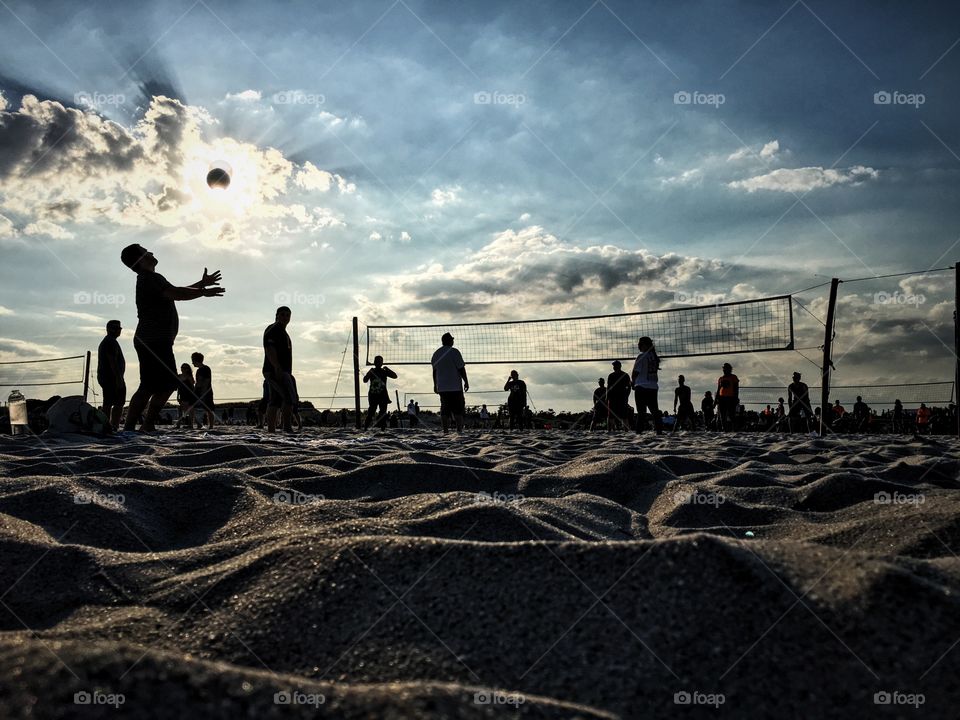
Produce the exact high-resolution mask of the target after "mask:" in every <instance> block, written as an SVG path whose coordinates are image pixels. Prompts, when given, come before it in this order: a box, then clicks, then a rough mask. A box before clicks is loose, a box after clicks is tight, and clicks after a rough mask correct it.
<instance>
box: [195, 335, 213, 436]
mask: <svg viewBox="0 0 960 720" xmlns="http://www.w3.org/2000/svg"><path fill="white" fill-rule="evenodd" d="M190 362H192V363H193V366H194V367H195V368H196V369H197V373H196V377H197V382H196V385H194V392H195V393H196V395H197V401H196V404H195V405H194V408H193V409H198V410H200V413H201V415H200V417H201V418H205V419H206V421H207V423H206V424H207V429H210V428H212V427H213V421H214V417H213V372H212V371H211V370H210V366H209V365H204V364H203V353H198V352H195V353H193V354H192V355H191V356H190Z"/></svg>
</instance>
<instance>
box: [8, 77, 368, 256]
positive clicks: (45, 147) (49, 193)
mask: <svg viewBox="0 0 960 720" xmlns="http://www.w3.org/2000/svg"><path fill="white" fill-rule="evenodd" d="M255 94H256V91H243V92H241V93H237V94H235V95H230V96H228V98H230V99H233V100H237V101H240V102H242V103H243V104H244V105H246V104H248V103H258V102H259V99H258V98H256V97H255ZM217 125H218V121H217V119H216V118H214V117H213V116H211V115H210V114H209V113H208V112H207V111H206V110H205V109H203V108H201V107H196V106H189V105H185V104H184V103H182V102H181V101H179V100H175V99H171V98H168V97H162V96H158V97H154V98H153V99H152V100H151V102H150V104H149V106H148V107H147V108H146V110H145V111H144V113H143V116H142V117H141V118H140V119H139V120H138V121H137V122H136V123H134V124H132V125H131V126H125V125H121V124H119V123H116V122H112V121H110V120H107V119H105V118H102V117H100V116H99V115H96V114H95V113H92V112H85V111H83V110H79V109H76V108H68V107H65V106H64V105H63V104H61V103H59V102H56V101H52V100H38V99H37V98H36V97H35V96H33V95H25V96H24V97H23V99H22V102H21V105H20V107H19V109H15V110H12V109H10V108H7V109H5V110H0V183H2V184H3V187H4V192H3V194H2V195H0V210H3V211H6V212H10V213H13V215H14V216H21V217H22V218H24V221H25V222H26V223H27V225H26V227H25V228H24V231H23V232H24V233H25V234H45V235H49V236H50V237H54V238H58V239H67V238H69V237H72V235H73V233H74V232H75V230H76V228H74V225H83V224H94V223H95V224H97V226H98V228H99V227H102V226H103V225H104V224H113V225H116V226H124V227H134V228H137V229H152V228H159V229H164V228H165V229H168V230H169V231H170V232H169V234H168V236H167V237H168V238H169V239H172V240H174V241H177V240H179V239H186V238H189V239H191V240H192V241H195V242H199V243H200V244H203V245H206V246H208V247H215V248H220V249H229V250H233V251H237V252H242V253H247V254H251V255H258V254H261V252H262V248H264V247H266V246H272V247H276V246H277V245H278V244H289V243H291V242H293V241H294V238H295V237H296V235H297V234H298V233H303V234H308V233H310V232H314V231H316V230H318V229H324V228H329V227H333V226H335V225H338V224H342V221H341V220H339V219H338V218H337V215H336V214H335V213H334V211H332V210H329V209H323V210H322V211H321V212H320V213H316V212H315V213H311V212H309V211H306V210H305V205H304V203H305V202H309V200H310V198H311V195H315V194H316V193H317V192H324V193H326V192H328V191H329V189H330V188H331V187H333V186H334V185H336V187H337V190H338V191H339V193H340V194H342V195H347V194H352V193H354V192H355V191H356V186H355V185H354V184H353V183H351V182H349V181H347V180H346V179H345V178H343V177H342V176H340V175H336V174H333V173H329V172H327V171H325V170H322V169H320V168H318V167H316V166H315V165H313V164H312V163H309V162H307V163H304V164H303V165H298V164H297V163H294V162H292V161H291V160H289V159H288V158H287V157H285V156H284V154H283V153H282V152H280V151H279V150H276V149H274V148H260V147H258V146H255V145H252V144H250V143H245V142H241V141H238V140H236V139H234V138H232V137H229V136H225V135H222V134H220V133H217V132H215V131H214V130H212V129H211V128H216V126H217ZM220 160H226V161H227V162H228V163H229V164H230V165H231V167H232V170H233V172H232V174H231V185H230V188H229V190H228V191H226V192H224V191H211V190H210V189H209V188H208V187H207V185H206V181H205V179H206V174H207V172H208V170H209V168H210V166H211V164H212V163H214V162H216V161H220ZM64 198H69V200H64ZM314 201H315V200H314ZM307 207H309V205H307ZM11 231H12V228H11V227H10V226H9V225H8V223H7V222H2V221H0V236H7V235H10V234H11Z"/></svg>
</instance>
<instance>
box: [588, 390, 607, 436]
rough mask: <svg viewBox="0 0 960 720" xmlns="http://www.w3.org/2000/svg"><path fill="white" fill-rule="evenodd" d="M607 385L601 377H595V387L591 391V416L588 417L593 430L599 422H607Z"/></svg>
mask: <svg viewBox="0 0 960 720" xmlns="http://www.w3.org/2000/svg"><path fill="white" fill-rule="evenodd" d="M607 412H608V411H607V385H606V381H604V379H603V378H597V387H596V388H595V389H594V391H593V417H592V418H591V419H590V429H591V430H593V429H594V428H595V427H596V426H597V425H598V424H599V423H601V422H602V423H606V422H607Z"/></svg>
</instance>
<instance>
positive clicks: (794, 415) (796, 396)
mask: <svg viewBox="0 0 960 720" xmlns="http://www.w3.org/2000/svg"><path fill="white" fill-rule="evenodd" d="M800 377H801V375H800V373H798V372H795V373H794V374H793V382H792V383H790V384H789V385H788V386H787V407H788V410H787V415H788V417H789V420H788V424H789V426H790V432H793V430H794V426H795V425H796V424H798V423H799V422H800V418H803V420H805V421H806V424H807V432H809V431H810V421H811V420H814V415H813V408H812V407H811V406H810V388H809V387H807V384H806V383H805V382H803V381H802V380H800Z"/></svg>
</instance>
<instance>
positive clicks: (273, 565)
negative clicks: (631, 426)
mask: <svg viewBox="0 0 960 720" xmlns="http://www.w3.org/2000/svg"><path fill="white" fill-rule="evenodd" d="M0 466H2V476H3V479H2V480H0V527H2V544H3V558H4V562H3V563H2V565H0V573H2V580H0V585H2V598H0V602H2V604H0V619H2V634H0V677H2V678H3V680H2V681H0V715H2V716H3V717H11V718H14V717H16V718H21V717H23V718H26V717H34V718H73V717H170V718H181V717H289V716H302V717H308V716H316V715H317V714H320V715H323V716H330V717H351V718H352V717H356V718H360V717H388V718H410V717H451V718H452V717H493V716H501V715H505V714H510V715H514V714H518V715H522V716H529V717H571V718H572V717H623V718H631V717H664V718H666V717H685V716H690V717H715V716H717V715H720V716H724V717H740V718H743V717H751V718H753V717H755V718H769V717H847V718H850V717H919V716H921V715H922V716H923V717H949V716H952V714H953V712H954V711H955V706H956V703H957V702H958V701H960V686H958V684H957V683H956V676H957V671H958V667H960V650H958V649H957V647H955V645H956V644H957V642H958V640H960V620H958V619H957V618H958V617H960V599H958V592H960V559H958V558H957V556H956V554H955V551H956V548H957V545H958V543H960V526H958V522H957V517H958V509H960V495H958V493H957V488H958V480H957V478H958V471H960V447H958V445H957V443H956V442H955V441H950V440H945V439H910V438H903V439H900V438H890V437H886V438H882V439H881V438H878V437H843V438H837V439H817V438H808V437H784V436H776V435H749V436H746V435H744V436H727V437H724V436H719V435H714V434H710V435H704V434H700V435H684V436H679V437H664V438H655V437H654V436H652V435H648V436H641V437H635V436H633V435H626V434H625V435H621V436H607V435H604V434H596V435H573V434H561V433H550V432H544V433H535V434H529V435H525V436H519V437H510V436H506V435H502V434H468V435H465V436H464V437H443V436H441V435H440V434H438V433H431V432H421V433H410V432H407V433H386V434H382V435H371V434H366V435H356V434H353V433H348V432H343V431H337V432H333V431H330V432H323V433H320V432H312V433H304V434H302V435H300V436H298V437H267V436H265V435H260V434H253V433H247V432H244V433H241V432H239V431H236V430H229V429H225V430H214V431H212V432H207V433H202V432H201V433H194V434H189V433H171V432H168V433H166V434H160V435H156V436H143V437H138V438H135V439H111V440H102V441H96V440H89V439H84V438H80V439H47V438H44V439H43V441H42V442H41V441H40V440H38V439H21V438H11V437H4V438H3V439H2V441H0ZM877 693H881V695H879V696H878V695H877ZM882 693H888V694H889V697H888V699H889V700H890V702H889V704H887V703H884V696H883V695H882ZM895 693H900V695H899V696H898V695H896V694H895ZM121 698H122V699H121Z"/></svg>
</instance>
